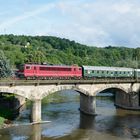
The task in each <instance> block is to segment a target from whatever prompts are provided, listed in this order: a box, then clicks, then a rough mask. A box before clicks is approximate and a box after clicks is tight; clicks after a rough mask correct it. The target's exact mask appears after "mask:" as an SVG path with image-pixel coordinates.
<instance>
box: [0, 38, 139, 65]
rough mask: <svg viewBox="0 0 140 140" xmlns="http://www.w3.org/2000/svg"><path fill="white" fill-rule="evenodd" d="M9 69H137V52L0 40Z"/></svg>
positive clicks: (64, 42) (39, 40)
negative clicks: (29, 65)
mask: <svg viewBox="0 0 140 140" xmlns="http://www.w3.org/2000/svg"><path fill="white" fill-rule="evenodd" d="M0 50H3V51H4V53H5V55H6V56H7V58H8V59H9V60H10V64H11V66H12V67H18V65H19V64H23V63H42V62H46V63H51V64H67V65H71V64H78V65H98V66H124V67H140V63H139V62H140V48H125V47H117V46H108V47H104V48H98V47H89V46H86V45H82V44H79V43H76V42H75V41H70V40H68V39H61V38H58V37H51V36H34V37H33V36H14V35H1V36H0Z"/></svg>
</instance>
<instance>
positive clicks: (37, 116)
mask: <svg viewBox="0 0 140 140" xmlns="http://www.w3.org/2000/svg"><path fill="white" fill-rule="evenodd" d="M31 121H32V122H33V123H39V122H40V121H41V100H34V101H33V102H32V116H31Z"/></svg>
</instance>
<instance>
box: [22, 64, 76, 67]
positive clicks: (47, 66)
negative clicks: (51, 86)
mask: <svg viewBox="0 0 140 140" xmlns="http://www.w3.org/2000/svg"><path fill="white" fill-rule="evenodd" d="M25 65H28V66H39V67H43V66H47V67H79V66H78V65H48V64H42V65H41V64H25Z"/></svg>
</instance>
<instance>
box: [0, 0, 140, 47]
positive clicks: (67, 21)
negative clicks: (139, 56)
mask: <svg viewBox="0 0 140 140" xmlns="http://www.w3.org/2000/svg"><path fill="white" fill-rule="evenodd" d="M139 7H140V1H139V0H134V1H132V0H117V1H116V0H108V1H104V0H97V1H93V0H76V1H75V0H60V1H57V2H52V3H50V4H44V6H41V7H38V8H37V9H35V10H32V9H31V10H30V11H27V12H24V13H23V14H22V15H19V16H16V17H13V18H10V19H8V20H5V21H4V22H3V23H1V24H0V30H2V29H4V28H6V29H7V30H8V31H7V32H9V33H15V34H16V33H18V34H20V33H24V34H31V35H36V34H41V35H54V36H59V37H63V38H64V37H65V38H69V39H71V40H75V41H77V42H80V43H84V44H88V45H97V46H107V45H121V46H123V45H125V46H129V47H138V46H139V44H140V41H139V36H140V29H139V25H140V9H139ZM28 26H29V27H28ZM28 28H30V29H29V31H28V32H27V30H28Z"/></svg>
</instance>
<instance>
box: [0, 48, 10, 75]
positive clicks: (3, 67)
mask: <svg viewBox="0 0 140 140" xmlns="http://www.w3.org/2000/svg"><path fill="white" fill-rule="evenodd" d="M11 75H12V71H11V68H10V65H9V61H8V60H7V58H6V57H5V55H4V53H3V51H2V50H0V78H6V77H9V76H11Z"/></svg>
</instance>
